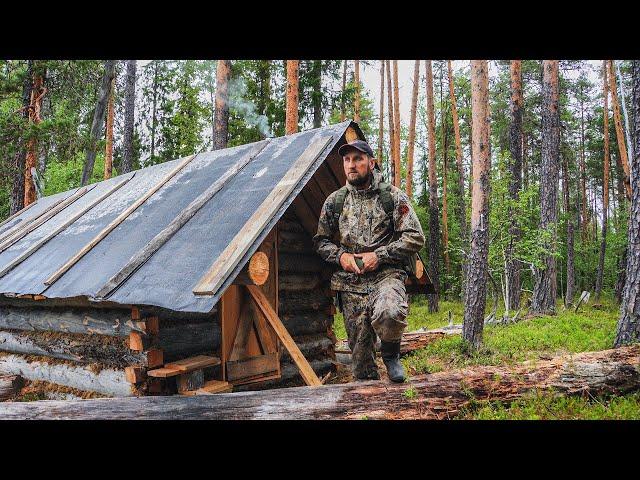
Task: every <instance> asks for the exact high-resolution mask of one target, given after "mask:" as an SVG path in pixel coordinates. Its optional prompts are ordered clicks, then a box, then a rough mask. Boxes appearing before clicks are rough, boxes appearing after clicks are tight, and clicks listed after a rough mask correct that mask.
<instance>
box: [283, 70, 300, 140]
mask: <svg viewBox="0 0 640 480" xmlns="http://www.w3.org/2000/svg"><path fill="white" fill-rule="evenodd" d="M298 66H299V60H287V116H286V122H285V135H291V134H292V133H296V132H297V131H298Z"/></svg>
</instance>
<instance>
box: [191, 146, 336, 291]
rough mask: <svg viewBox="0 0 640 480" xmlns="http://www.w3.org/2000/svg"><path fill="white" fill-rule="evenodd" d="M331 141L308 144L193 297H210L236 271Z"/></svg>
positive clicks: (205, 275) (221, 256) (208, 271)
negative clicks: (250, 248)
mask: <svg viewBox="0 0 640 480" xmlns="http://www.w3.org/2000/svg"><path fill="white" fill-rule="evenodd" d="M332 138H333V137H332V136H331V135H329V136H325V137H321V138H318V139H317V140H315V141H314V142H313V143H311V144H310V145H309V146H308V147H307V148H306V150H305V151H304V152H303V153H302V155H300V157H299V158H298V159H297V160H296V162H295V164H294V166H293V167H292V168H291V170H289V171H288V172H287V174H286V175H285V177H284V178H283V179H282V180H280V182H278V184H277V185H276V186H275V188H274V189H273V190H272V191H271V192H270V193H269V195H267V198H265V200H264V201H263V202H262V204H261V205H260V206H259V207H258V208H257V210H256V211H255V212H254V213H253V215H251V217H250V218H249V220H248V221H247V222H246V223H245V225H244V227H242V228H241V229H240V231H239V232H238V233H237V234H236V236H235V237H234V239H233V240H232V241H231V242H230V243H229V245H228V246H227V248H225V249H224V251H223V252H222V253H221V254H220V255H219V256H218V258H217V259H216V260H215V261H214V263H213V265H211V267H210V268H209V269H208V270H207V272H206V273H205V274H204V275H203V276H202V278H201V279H200V281H199V282H198V284H197V285H196V287H195V288H194V289H193V293H194V294H195V295H213V294H214V293H215V292H216V291H217V290H218V288H219V287H220V285H222V283H223V282H224V280H225V274H226V272H228V271H229V270H231V269H233V268H235V266H236V265H237V264H238V262H239V261H240V259H241V258H242V256H243V255H244V254H245V253H246V252H247V250H248V249H249V247H250V246H251V244H252V243H253V242H254V241H255V239H256V238H257V236H258V235H259V234H260V232H261V231H262V229H263V228H264V225H265V224H266V223H267V222H268V221H269V219H270V217H271V215H273V212H275V211H276V210H278V209H279V208H280V206H281V205H282V204H283V203H284V201H285V200H286V198H287V197H288V196H289V194H290V193H291V192H292V191H293V189H294V188H295V187H296V185H297V184H298V182H299V181H300V179H301V178H302V176H303V175H304V174H305V173H306V171H307V169H308V168H309V166H310V165H311V164H312V163H313V162H314V161H315V160H316V159H317V158H318V156H319V155H320V154H321V153H322V152H323V151H324V149H325V148H326V147H327V145H328V144H329V142H330V141H331V139H332Z"/></svg>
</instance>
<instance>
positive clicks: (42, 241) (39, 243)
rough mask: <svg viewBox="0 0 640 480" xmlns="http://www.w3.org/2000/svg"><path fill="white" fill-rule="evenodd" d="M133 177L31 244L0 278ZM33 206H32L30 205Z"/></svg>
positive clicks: (6, 268) (1, 273)
mask: <svg viewBox="0 0 640 480" xmlns="http://www.w3.org/2000/svg"><path fill="white" fill-rule="evenodd" d="M134 175H135V172H134V174H133V175H131V176H130V177H129V178H126V179H125V180H123V181H122V182H120V183H118V184H117V185H115V186H114V187H113V188H111V189H110V190H109V191H108V192H106V193H104V194H103V195H101V196H100V197H99V198H97V199H96V200H94V201H93V202H91V203H90V204H89V205H87V206H86V207H85V208H83V209H82V210H80V211H79V212H78V213H76V214H75V215H73V216H72V217H71V218H70V219H69V220H67V221H66V222H64V223H63V224H62V225H60V226H59V227H58V228H56V229H55V230H54V231H53V232H51V233H49V234H48V235H46V236H45V237H44V238H42V239H40V240H38V241H37V242H36V243H35V244H33V245H32V246H30V247H29V248H28V249H27V250H25V251H24V252H23V253H22V254H20V255H18V257H16V258H15V259H13V260H12V261H11V262H9V263H8V264H6V265H5V266H4V267H2V270H0V277H3V276H4V275H6V274H7V272H9V271H10V270H12V269H14V268H15V267H16V266H17V265H19V264H20V263H22V262H23V261H24V260H25V259H27V258H28V257H30V256H31V255H32V254H33V253H34V252H35V251H37V250H39V249H40V248H41V247H42V246H43V245H44V244H46V243H47V242H48V241H49V240H51V239H52V238H53V237H55V236H56V235H58V234H59V233H60V232H62V231H63V230H64V229H65V228H67V227H68V226H69V225H71V224H72V223H73V222H75V221H76V220H77V219H78V218H80V217H81V216H83V215H84V214H85V213H87V212H88V211H89V210H91V209H92V208H93V207H95V206H96V205H98V204H99V203H101V202H102V201H103V200H104V199H105V198H107V197H108V196H109V195H111V194H112V193H113V192H115V191H116V190H118V189H119V188H120V187H122V186H123V185H124V184H125V183H127V182H128V181H129V180H131V179H132V178H133V177H134ZM31 205H33V204H31Z"/></svg>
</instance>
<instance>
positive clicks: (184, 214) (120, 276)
mask: <svg viewBox="0 0 640 480" xmlns="http://www.w3.org/2000/svg"><path fill="white" fill-rule="evenodd" d="M268 144H269V140H265V141H263V142H259V143H258V144H257V145H256V146H255V147H254V148H252V149H251V150H250V151H249V152H248V153H247V154H245V155H243V156H242V157H241V158H240V159H239V160H238V161H237V162H236V163H235V164H234V165H232V166H231V167H230V168H229V169H228V170H227V171H226V172H225V173H224V174H223V175H222V176H221V177H219V178H218V179H217V180H216V181H215V182H214V183H213V184H212V185H211V186H210V187H209V188H207V189H206V190H205V191H204V192H203V193H202V194H201V195H199V196H198V197H197V198H196V199H195V200H193V201H192V202H191V203H190V204H189V205H188V206H187V207H186V208H185V209H184V210H182V211H181V212H180V213H179V214H178V216H177V217H175V218H174V219H173V220H172V221H171V223H170V224H169V225H167V226H166V227H165V228H163V229H162V230H161V231H160V232H159V233H158V234H157V235H156V236H155V237H153V239H151V241H149V243H147V244H146V245H145V246H144V247H143V248H141V249H140V250H139V251H138V252H136V253H135V254H134V255H133V256H132V257H131V258H130V259H129V261H128V262H127V263H126V265H124V266H123V267H122V268H121V269H120V270H119V271H118V272H117V273H115V274H114V275H113V276H112V277H111V278H110V279H109V280H108V281H107V282H106V283H105V284H104V286H103V287H102V288H101V289H100V290H99V291H98V293H97V294H96V298H106V297H107V296H108V295H109V294H111V292H113V291H114V290H115V289H116V288H118V287H119V286H120V285H122V284H123V283H124V282H125V281H126V280H127V279H128V278H129V276H131V274H132V273H133V272H135V271H136V270H137V269H138V268H139V267H140V266H141V265H142V264H143V263H144V262H146V261H147V260H148V259H149V258H150V257H151V256H152V255H153V254H154V253H155V252H157V251H158V250H159V249H160V247H162V246H163V245H164V244H165V243H167V241H169V239H170V238H171V237H172V236H173V235H174V234H175V233H176V232H177V231H178V230H180V229H181V228H182V227H183V226H184V225H185V224H186V223H187V222H188V221H189V220H191V218H193V216H194V215H195V214H196V213H197V212H198V211H199V210H200V209H201V208H202V207H203V206H204V204H205V203H207V202H208V201H209V200H211V199H212V198H213V196H214V195H215V194H216V193H218V192H219V191H220V189H222V187H224V186H225V184H226V183H227V181H228V180H230V179H231V178H233V177H235V176H236V175H237V174H238V173H239V172H240V171H241V170H242V169H243V168H244V167H245V166H247V164H248V163H249V162H250V161H251V160H253V159H254V158H255V157H256V156H258V155H259V154H260V152H262V150H264V148H265V147H266V146H267V145H268Z"/></svg>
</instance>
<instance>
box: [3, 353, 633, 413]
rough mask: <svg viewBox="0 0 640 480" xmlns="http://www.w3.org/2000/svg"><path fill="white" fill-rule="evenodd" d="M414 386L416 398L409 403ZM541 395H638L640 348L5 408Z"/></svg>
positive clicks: (203, 408)
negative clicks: (398, 380)
mask: <svg viewBox="0 0 640 480" xmlns="http://www.w3.org/2000/svg"><path fill="white" fill-rule="evenodd" d="M410 386H411V387H413V389H414V390H415V395H414V396H412V398H407V396H406V394H405V392H406V390H407V388H409V387H410ZM533 389H536V390H537V391H549V392H553V393H554V394H560V395H583V394H585V393H587V392H588V393H589V394H590V395H594V396H595V395H602V394H616V395H620V394H625V393H629V392H633V391H637V390H638V389H640V345H638V344H635V345H631V346H628V347H622V348H618V349H615V350H604V351H601V352H585V353H579V354H572V355H565V356H560V357H556V358H554V359H551V360H538V361H536V362H527V363H524V364H521V365H518V366H515V367H509V366H476V367H467V368H463V369H459V370H451V371H445V372H438V373H433V374H430V375H418V376H416V377H413V378H412V379H411V382H410V384H407V383H404V384H391V383H386V382H381V381H368V382H358V383H348V384H338V385H325V386H324V387H323V388H308V387H296V388H283V389H278V390H267V391H265V390H261V391H252V392H238V393H227V394H224V393H223V394H217V395H211V396H196V397H181V396H174V397H163V398H160V397H144V398H138V399H97V400H71V401H39V402H3V403H0V419H7V420H9V419H34V420H35V419H42V420H44V419H134V418H135V419H146V420H159V419H183V420H186V419H198V420H200V419H211V420H212V419H221V420H222V419H224V420H231V419H274V420H275V419H282V420H285V419H286V420H292V419H308V420H312V419H329V420H336V419H361V418H365V417H366V418H369V419H376V418H378V419H446V418H450V417H452V416H454V415H456V414H457V413H458V412H459V410H460V408H462V407H463V406H465V405H467V404H468V403H469V402H471V401H477V400H502V401H511V400H514V399H517V398H519V397H521V396H522V395H524V394H526V393H528V392H530V391H532V390H533Z"/></svg>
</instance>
